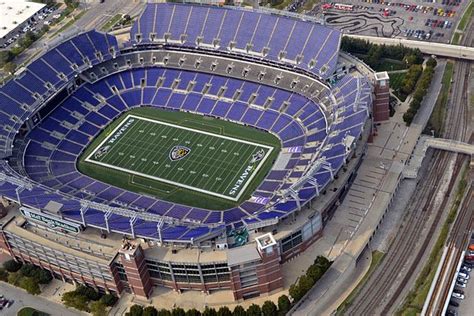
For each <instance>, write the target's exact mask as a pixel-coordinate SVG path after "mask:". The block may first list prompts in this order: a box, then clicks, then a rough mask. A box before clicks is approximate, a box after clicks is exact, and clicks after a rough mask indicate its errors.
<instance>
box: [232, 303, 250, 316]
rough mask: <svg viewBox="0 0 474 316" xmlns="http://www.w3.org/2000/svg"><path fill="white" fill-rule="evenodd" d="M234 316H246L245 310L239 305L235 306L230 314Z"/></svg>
mask: <svg viewBox="0 0 474 316" xmlns="http://www.w3.org/2000/svg"><path fill="white" fill-rule="evenodd" d="M232 314H233V315H234V316H247V312H246V311H245V309H244V308H243V307H242V306H240V305H237V306H236V307H235V308H234V311H233V313H232Z"/></svg>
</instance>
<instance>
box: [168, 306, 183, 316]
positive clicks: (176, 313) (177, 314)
mask: <svg viewBox="0 0 474 316" xmlns="http://www.w3.org/2000/svg"><path fill="white" fill-rule="evenodd" d="M185 315H186V313H185V312H184V309H182V308H181V307H175V308H173V310H172V311H171V316H185Z"/></svg>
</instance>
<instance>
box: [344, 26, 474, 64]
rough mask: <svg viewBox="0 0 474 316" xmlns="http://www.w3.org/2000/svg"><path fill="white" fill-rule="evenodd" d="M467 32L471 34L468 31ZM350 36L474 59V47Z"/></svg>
mask: <svg viewBox="0 0 474 316" xmlns="http://www.w3.org/2000/svg"><path fill="white" fill-rule="evenodd" d="M466 34H469V33H467V32H466ZM344 35H346V36H349V37H353V38H359V39H364V40H368V41H369V42H371V43H374V44H385V45H400V44H401V45H404V46H407V47H411V48H418V49H420V51H421V52H422V53H424V54H429V55H436V56H442V57H449V58H460V59H466V60H474V47H468V46H460V45H459V46H458V45H450V44H442V43H431V42H422V41H415V40H408V39H403V38H387V37H376V36H365V35H352V34H344Z"/></svg>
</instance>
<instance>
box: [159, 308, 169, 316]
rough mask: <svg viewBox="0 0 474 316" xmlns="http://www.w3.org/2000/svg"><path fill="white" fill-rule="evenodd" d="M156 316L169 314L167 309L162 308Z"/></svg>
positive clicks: (167, 315)
mask: <svg viewBox="0 0 474 316" xmlns="http://www.w3.org/2000/svg"><path fill="white" fill-rule="evenodd" d="M158 316H171V312H170V311H169V310H167V309H164V308H162V309H160V310H159V311H158Z"/></svg>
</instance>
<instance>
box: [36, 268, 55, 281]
mask: <svg viewBox="0 0 474 316" xmlns="http://www.w3.org/2000/svg"><path fill="white" fill-rule="evenodd" d="M35 279H36V280H37V281H38V283H39V284H48V283H49V282H51V280H52V279H53V276H52V275H51V272H49V271H48V270H45V269H38V270H37V271H36V274H35Z"/></svg>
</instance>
